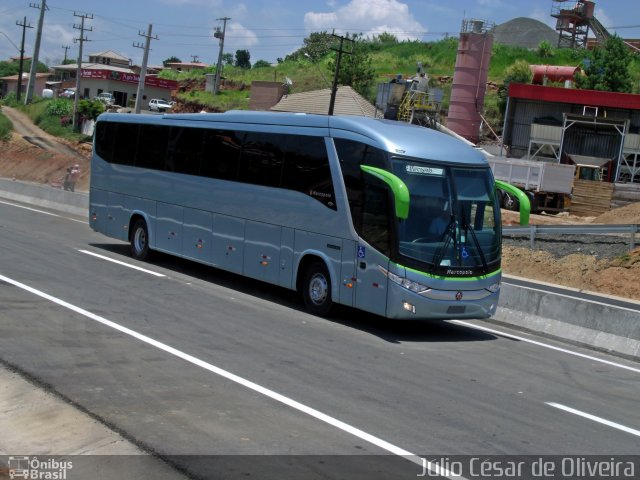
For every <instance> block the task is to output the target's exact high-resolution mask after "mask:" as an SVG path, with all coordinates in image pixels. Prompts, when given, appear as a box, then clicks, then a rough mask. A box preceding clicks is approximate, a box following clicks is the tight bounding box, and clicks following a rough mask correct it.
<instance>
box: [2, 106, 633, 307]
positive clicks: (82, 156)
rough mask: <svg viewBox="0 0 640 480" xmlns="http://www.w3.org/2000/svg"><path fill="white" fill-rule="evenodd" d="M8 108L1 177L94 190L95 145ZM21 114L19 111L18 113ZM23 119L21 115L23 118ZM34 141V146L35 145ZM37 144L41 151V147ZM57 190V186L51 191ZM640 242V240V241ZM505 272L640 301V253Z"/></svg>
mask: <svg viewBox="0 0 640 480" xmlns="http://www.w3.org/2000/svg"><path fill="white" fill-rule="evenodd" d="M9 110H10V109H7V108H6V107H4V108H3V112H4V113H5V114H7V116H8V117H10V118H12V120H13V119H14V118H17V121H14V128H15V133H14V134H13V139H12V140H11V141H10V142H6V143H2V144H0V177H6V178H14V179H16V180H26V181H31V182H38V183H43V184H49V185H50V184H54V185H57V184H58V182H59V181H60V179H61V178H62V177H63V176H64V174H65V172H66V169H67V167H69V166H70V165H74V164H76V163H77V164H79V165H80V169H81V175H80V180H79V181H78V183H77V184H76V189H78V190H83V191H86V190H88V188H89V159H90V155H91V146H90V145H78V144H76V145H71V144H69V143H64V142H60V141H59V140H57V139H55V138H53V137H51V136H49V135H47V134H46V133H44V132H43V131H42V130H40V129H38V128H37V127H34V126H33V125H32V124H31V123H30V122H29V120H28V119H26V120H25V118H26V117H24V116H23V117H24V118H22V117H20V116H16V115H15V114H14V113H13V112H16V111H15V110H14V111H13V112H9ZM17 113H18V114H20V112H17ZM20 115H22V114H20ZM34 139H35V141H34ZM36 145H38V146H36ZM52 188H54V187H52ZM530 222H531V223H532V224H580V223H594V224H616V223H617V224H620V223H635V224H640V203H637V204H632V205H629V206H627V207H622V208H619V209H616V210H613V211H610V212H607V213H605V214H603V215H600V216H599V217H576V216H572V215H567V214H560V215H555V216H553V215H531V220H530ZM503 223H504V224H506V225H517V224H518V214H517V213H516V212H510V211H503ZM636 241H637V242H638V243H640V239H639V240H636ZM502 265H503V269H504V272H505V273H507V274H511V275H516V276H520V277H525V278H531V279H536V280H542V281H545V282H549V283H554V284H558V285H564V286H568V287H573V288H578V289H582V290H590V291H594V292H601V293H606V294H610V295H617V296H621V297H626V298H630V299H634V300H640V248H637V249H636V250H635V251H633V252H631V253H629V254H626V255H622V256H620V257H618V258H613V259H605V258H598V257H597V256H595V255H585V254H571V255H567V256H562V257H558V258H556V257H554V256H553V254H552V253H549V252H546V251H542V250H535V251H533V252H532V251H531V250H529V249H528V248H520V247H510V246H504V248H503V263H502Z"/></svg>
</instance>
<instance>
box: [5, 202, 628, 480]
mask: <svg viewBox="0 0 640 480" xmlns="http://www.w3.org/2000/svg"><path fill="white" fill-rule="evenodd" d="M108 259H111V260H115V261H117V262H121V263H114V262H113V261H108ZM131 267H138V269H134V268H131ZM141 269H142V270H141ZM0 275H1V277H0V329H1V334H0V359H1V360H2V361H3V362H6V363H8V364H10V365H14V366H16V367H17V368H19V369H20V370H22V371H24V372H26V373H28V374H29V375H32V376H34V377H35V378H37V379H39V380H40V381H41V382H43V383H44V384H47V385H49V386H50V388H51V389H54V390H55V391H57V392H59V393H60V394H61V395H63V396H65V397H66V398H68V399H70V400H71V401H73V402H75V403H76V404H78V405H80V406H82V407H83V408H84V409H86V410H87V411H89V412H91V413H92V414H93V415H95V416H96V417H97V418H100V419H101V420H102V421H104V422H105V423H107V424H109V425H110V426H113V427H114V428H117V429H118V430H120V431H121V432H123V433H124V434H125V435H126V436H127V438H129V439H130V440H134V441H135V442H137V443H138V444H140V445H142V446H143V447H144V448H146V449H148V450H149V451H152V452H155V453H157V454H159V455H161V456H164V457H166V458H167V459H168V460H169V461H170V462H173V464H176V465H179V466H180V467H182V468H184V469H186V470H187V471H188V472H190V473H192V474H194V475H195V476H197V477H201V478H206V477H208V476H209V475H210V474H211V471H212V469H215V470H216V471H220V468H224V469H226V470H225V471H227V472H228V473H229V472H230V473H229V478H236V477H233V475H232V474H238V477H237V478H239V477H240V476H241V474H243V473H247V472H246V471H245V470H247V471H249V470H251V469H252V468H256V469H258V471H260V472H261V473H264V471H265V469H266V468H267V467H265V465H264V462H275V463H278V462H282V463H287V462H290V461H291V458H295V459H297V461H298V462H299V463H301V465H298V466H297V468H300V469H301V471H303V472H304V475H303V476H300V475H299V478H312V477H313V475H317V478H325V477H323V475H325V474H326V470H327V469H331V468H334V467H336V465H337V464H339V463H341V462H345V463H348V462H349V461H354V462H355V461H359V462H360V463H359V464H358V472H365V473H366V475H365V476H364V477H363V478H383V477H387V476H388V475H391V474H393V475H394V476H395V477H396V478H403V476H406V478H413V477H415V476H416V475H417V474H418V473H420V471H421V470H420V469H419V468H418V467H419V464H418V465H416V463H417V462H414V463H411V462H407V461H404V460H402V463H401V464H398V463H396V462H390V463H386V461H387V460H388V459H389V458H392V459H399V457H401V456H406V457H410V456H411V455H412V454H415V455H430V456H433V455H447V456H453V455H499V454H509V455H518V456H522V455H592V454H600V455H624V454H629V455H631V454H637V453H638V451H640V409H638V408H637V405H638V397H639V394H640V382H639V379H640V366H638V364H633V363H630V362H625V361H623V360H619V359H614V358H611V357H607V356H606V355H603V354H598V353H593V352H589V351H588V350H578V349H575V348H573V347H569V350H570V351H565V350H564V349H565V347H564V346H562V345H561V344H552V343H550V342H549V341H548V340H541V339H535V338H534V337H527V336H524V335H522V334H515V336H508V335H502V334H501V333H500V332H499V331H498V329H496V328H497V327H494V326H487V327H488V328H489V329H491V330H488V331H482V330H478V329H476V328H472V326H480V327H481V328H485V325H484V324H483V323H482V322H465V324H455V323H451V322H449V323H441V322H438V323H425V324H411V323H405V324H394V323H392V322H388V321H385V320H383V319H380V318H377V317H373V316H371V315H368V314H362V313H358V312H354V311H353V310H348V309H344V310H340V311H338V312H337V313H336V314H335V315H334V316H333V317H331V318H329V319H321V318H317V317H313V316H310V315H308V314H306V313H304V312H303V311H302V308H301V305H300V304H299V303H298V301H297V299H296V298H295V296H294V295H293V294H292V293H290V292H288V291H286V290H281V289H279V288H275V287H271V286H267V285H265V284H262V283H260V282H255V281H251V280H247V279H243V278H241V277H238V276H235V275H231V274H226V273H224V272H219V271H217V270H215V269H212V268H207V267H204V266H199V265H197V264H194V263H191V262H187V261H182V260H179V259H175V258H171V257H167V256H164V255H157V256H156V258H155V260H153V261H152V262H150V263H140V262H135V261H133V260H132V259H131V258H129V257H128V255H127V246H126V245H125V244H123V243H119V242H116V241H114V240H111V239H108V238H105V237H104V236H102V235H99V234H96V233H94V232H92V231H91V230H90V229H89V228H88V226H87V225H86V224H85V223H84V221H83V220H81V219H80V220H79V219H73V218H66V217H60V216H51V215H46V214H44V213H40V212H36V211H33V210H26V209H21V208H17V207H15V206H10V205H7V204H6V203H0ZM493 329H496V330H493ZM504 331H505V332H506V330H504ZM511 333H513V332H511ZM530 339H533V340H534V342H531V341H529V340H530ZM536 342H539V343H536ZM548 345H551V346H552V347H556V349H550V348H548ZM572 352H576V353H578V354H580V355H582V356H577V355H575V354H572ZM371 454H377V455H382V454H392V455H391V456H389V457H383V460H384V462H383V464H380V465H378V464H377V463H376V461H377V460H378V457H375V459H374V457H371V456H369V455H371ZM174 455H203V456H206V455H217V456H219V455H260V456H259V457H246V458H249V460H245V461H240V460H238V459H239V458H245V457H216V458H217V461H218V462H222V464H223V466H222V467H221V465H220V463H218V464H217V465H215V466H212V464H211V463H210V461H211V457H202V458H200V459H199V460H196V459H194V457H174ZM262 455H285V456H290V455H306V456H304V457H265V456H262ZM309 455H314V456H313V457H310V456H309ZM317 455H324V456H326V457H317ZM335 455H349V457H335ZM361 455H364V457H361ZM412 458H413V457H412ZM256 459H258V460H256ZM346 459H348V461H347V460H346ZM413 460H414V461H415V458H413ZM225 462H226V463H225ZM261 462H262V464H261ZM345 468H346V467H345ZM269 471H271V470H269ZM273 471H275V469H274V470H273ZM254 473H256V472H254ZM352 473H353V472H352ZM329 477H330V478H331V475H329ZM348 478H352V476H348Z"/></svg>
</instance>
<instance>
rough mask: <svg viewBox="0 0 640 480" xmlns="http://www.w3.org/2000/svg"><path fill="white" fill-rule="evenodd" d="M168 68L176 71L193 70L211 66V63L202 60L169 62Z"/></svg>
mask: <svg viewBox="0 0 640 480" xmlns="http://www.w3.org/2000/svg"><path fill="white" fill-rule="evenodd" d="M167 68H170V69H171V70H174V71H176V72H191V71H193V70H204V69H205V68H209V65H207V64H206V63H201V62H169V63H167Z"/></svg>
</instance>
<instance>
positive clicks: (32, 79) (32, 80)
mask: <svg viewBox="0 0 640 480" xmlns="http://www.w3.org/2000/svg"><path fill="white" fill-rule="evenodd" d="M29 6H30V7H32V8H39V9H40V18H39V19H38V30H36V44H35V46H34V47H33V57H32V58H31V69H30V70H29V83H28V84H27V94H26V95H25V96H24V104H25V105H28V104H29V103H30V102H31V99H32V98H33V90H34V89H35V86H36V70H37V68H38V56H39V55H40V42H41V40H42V26H43V25H44V12H45V10H49V9H48V8H47V0H42V3H41V4H40V5H38V4H37V3H30V4H29Z"/></svg>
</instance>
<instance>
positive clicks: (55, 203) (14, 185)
mask: <svg viewBox="0 0 640 480" xmlns="http://www.w3.org/2000/svg"><path fill="white" fill-rule="evenodd" d="M0 197H2V198H5V199H7V200H15V201H17V202H24V203H29V204H31V205H37V206H40V207H45V208H53V209H55V210H59V211H62V212H65V213H71V214H73V215H79V216H83V217H87V215H88V214H89V213H88V212H89V194H88V193H87V192H67V191H65V190H62V189H59V188H54V187H51V186H49V185H41V184H37V183H28V182H21V181H17V180H10V179H7V178H0Z"/></svg>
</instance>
